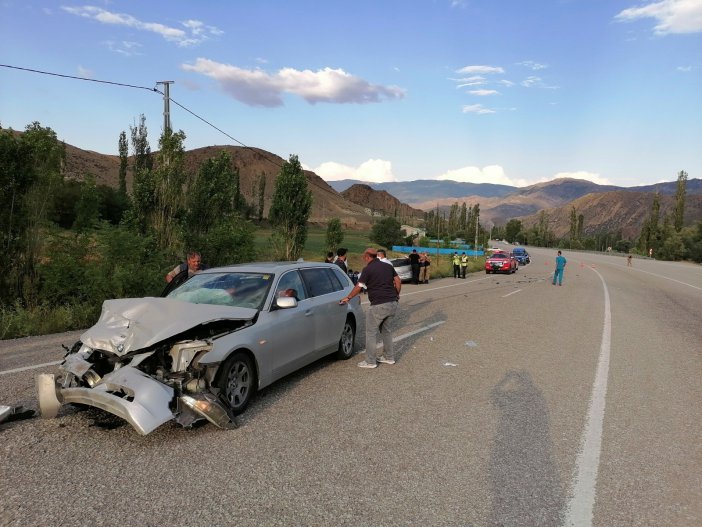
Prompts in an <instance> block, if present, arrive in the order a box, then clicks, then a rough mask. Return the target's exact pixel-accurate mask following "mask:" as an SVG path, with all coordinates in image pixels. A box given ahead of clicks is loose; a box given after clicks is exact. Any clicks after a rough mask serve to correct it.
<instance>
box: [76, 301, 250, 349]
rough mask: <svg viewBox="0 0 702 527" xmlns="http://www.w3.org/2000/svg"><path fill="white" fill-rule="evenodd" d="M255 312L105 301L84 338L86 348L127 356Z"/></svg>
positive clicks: (177, 303)
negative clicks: (181, 335)
mask: <svg viewBox="0 0 702 527" xmlns="http://www.w3.org/2000/svg"><path fill="white" fill-rule="evenodd" d="M256 313H257V311H256V310H255V309H247V308H241V307H228V306H215V305H210V304H190V303H188V302H182V301H180V300H174V299H171V298H152V297H147V298H123V299H118V300H105V302H104V303H103V304H102V313H101V314H100V319H99V320H98V321H97V323H96V324H95V325H94V326H93V327H92V328H90V329H89V330H88V331H86V332H85V333H83V335H81V338H80V340H81V341H82V342H83V344H85V345H87V346H90V347H91V348H93V349H100V350H104V351H107V352H110V353H114V354H115V355H120V356H121V355H124V354H126V353H129V352H130V351H134V350H140V349H143V348H147V347H149V346H152V345H153V344H156V343H158V342H160V341H162V340H164V339H167V338H168V337H172V336H174V335H177V334H179V333H182V332H183V331H187V330H188V329H191V328H194V327H196V326H199V325H201V324H205V323H207V322H213V321H216V320H251V319H252V318H254V317H255V316H256Z"/></svg>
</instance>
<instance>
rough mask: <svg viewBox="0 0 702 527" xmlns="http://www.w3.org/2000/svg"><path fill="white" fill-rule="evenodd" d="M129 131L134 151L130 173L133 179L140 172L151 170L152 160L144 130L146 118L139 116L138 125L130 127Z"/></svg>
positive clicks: (142, 115) (146, 133)
mask: <svg viewBox="0 0 702 527" xmlns="http://www.w3.org/2000/svg"><path fill="white" fill-rule="evenodd" d="M129 131H130V132H131V136H132V149H133V151H134V164H133V165H132V172H133V174H134V177H136V176H137V174H138V173H139V172H140V171H142V170H151V169H152V168H153V159H152V158H151V147H150V146H149V139H148V135H149V132H148V130H147V128H146V117H144V114H141V115H140V116H139V124H138V125H135V126H130V127H129Z"/></svg>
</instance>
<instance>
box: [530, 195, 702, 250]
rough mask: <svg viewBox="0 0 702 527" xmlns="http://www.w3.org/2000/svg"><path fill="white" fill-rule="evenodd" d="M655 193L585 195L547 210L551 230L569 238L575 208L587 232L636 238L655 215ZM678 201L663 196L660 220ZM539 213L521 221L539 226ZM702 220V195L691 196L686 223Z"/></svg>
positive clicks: (686, 205) (689, 196)
mask: <svg viewBox="0 0 702 527" xmlns="http://www.w3.org/2000/svg"><path fill="white" fill-rule="evenodd" d="M654 196H655V193H654V192H630V191H624V190H618V191H613V192H601V193H596V194H588V195H586V196H582V197H580V198H578V199H576V200H573V201H572V202H570V203H568V204H567V205H564V206H561V207H556V208H551V209H546V210H545V212H546V214H547V215H548V219H549V229H550V230H551V231H552V232H553V233H554V234H555V235H556V237H564V236H567V235H568V234H569V232H570V214H571V210H572V207H575V210H576V212H577V214H582V215H583V217H584V220H585V221H584V233H585V235H592V234H595V233H597V232H614V231H617V230H620V229H621V231H622V236H624V237H625V238H629V239H633V238H636V237H637V236H638V235H639V234H640V232H641V227H642V226H643V224H644V222H645V221H646V220H647V219H648V218H649V217H650V215H651V205H652V204H653V198H654ZM674 207H675V198H674V197H672V196H665V195H662V196H661V214H660V218H661V219H660V221H661V225H662V224H663V217H664V216H665V215H666V214H670V213H672V211H673V209H674ZM539 215H540V214H539V213H536V214H531V215H529V216H525V217H522V218H519V219H520V220H521V221H522V224H523V225H524V226H525V227H530V226H532V225H535V224H537V223H538V221H539ZM700 219H702V195H699V194H697V195H695V194H693V195H688V196H687V197H686V200H685V215H684V224H685V225H691V224H693V223H695V222H696V221H699V220H700Z"/></svg>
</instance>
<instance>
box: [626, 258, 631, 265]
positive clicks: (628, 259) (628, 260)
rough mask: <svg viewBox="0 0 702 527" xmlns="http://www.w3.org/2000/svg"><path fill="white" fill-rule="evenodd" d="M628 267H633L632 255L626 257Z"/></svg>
mask: <svg viewBox="0 0 702 527" xmlns="http://www.w3.org/2000/svg"><path fill="white" fill-rule="evenodd" d="M626 266H627V267H631V255H629V256H627V257H626Z"/></svg>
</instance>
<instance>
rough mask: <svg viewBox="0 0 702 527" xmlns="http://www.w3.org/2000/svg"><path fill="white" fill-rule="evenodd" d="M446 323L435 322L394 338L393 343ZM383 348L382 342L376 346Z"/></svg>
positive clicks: (361, 351) (364, 349)
mask: <svg viewBox="0 0 702 527" xmlns="http://www.w3.org/2000/svg"><path fill="white" fill-rule="evenodd" d="M444 322H446V321H445V320H440V321H439V322H434V323H433V324H429V325H428V326H424V327H421V328H419V329H415V330H414V331H410V332H409V333H405V334H404V335H400V336H398V337H394V338H393V339H392V341H393V342H400V341H403V340H405V339H408V338H410V337H413V336H415V335H416V334H417V333H422V332H424V331H426V330H428V329H432V328H435V327H436V326H440V325H441V324H443V323H444ZM382 347H383V343H382V342H379V343H378V344H377V346H376V348H378V349H380V348H382ZM365 352H366V348H363V349H362V350H360V351H359V352H358V353H359V354H361V353H365Z"/></svg>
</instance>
